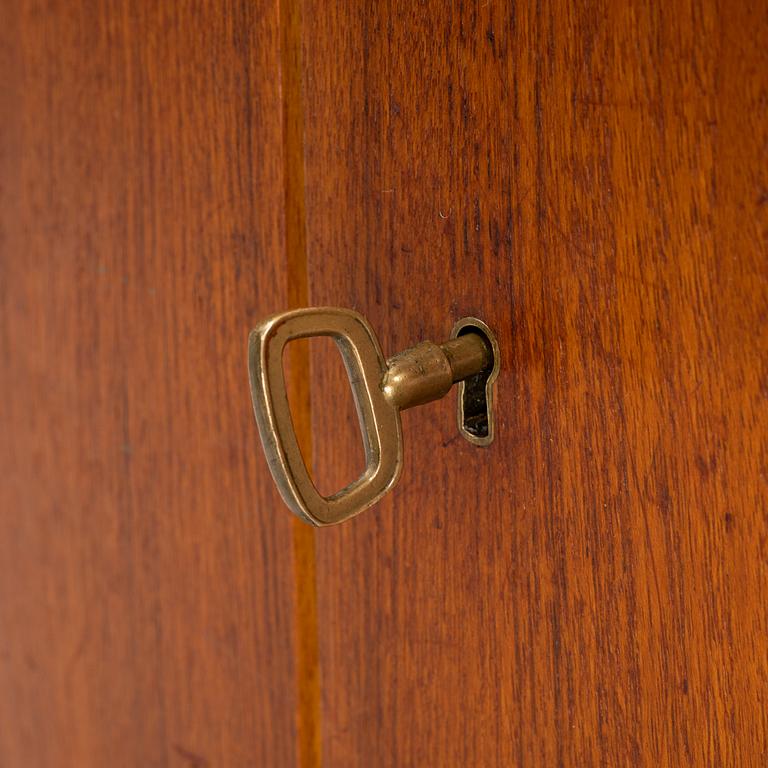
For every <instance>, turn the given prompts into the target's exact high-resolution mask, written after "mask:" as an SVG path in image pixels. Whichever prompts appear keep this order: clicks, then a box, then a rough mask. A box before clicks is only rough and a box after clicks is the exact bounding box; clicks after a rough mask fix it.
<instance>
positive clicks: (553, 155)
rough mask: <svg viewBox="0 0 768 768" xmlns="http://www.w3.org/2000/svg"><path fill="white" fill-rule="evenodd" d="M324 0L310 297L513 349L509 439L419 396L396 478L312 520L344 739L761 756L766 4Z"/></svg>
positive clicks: (477, 757)
mask: <svg viewBox="0 0 768 768" xmlns="http://www.w3.org/2000/svg"><path fill="white" fill-rule="evenodd" d="M303 17H304V21H303V40H304V78H305V79H304V103H305V110H304V119H305V158H306V167H305V179H306V215H307V248H308V260H309V286H310V292H309V298H310V299H311V301H312V303H314V304H337V305H342V306H351V307H355V308H356V309H358V310H360V311H361V312H362V313H363V314H365V315H366V316H367V317H368V318H369V319H370V320H371V322H372V324H373V326H374V327H375V328H376V329H377V331H378V332H379V334H380V336H381V339H382V343H383V346H384V348H385V352H387V353H393V352H395V351H397V350H398V349H400V348H402V347H404V346H406V345H408V344H410V343H413V342H415V341H417V340H419V339H422V338H431V339H433V340H435V341H439V340H441V338H442V337H444V336H445V335H446V334H447V333H448V331H449V329H450V328H451V325H452V323H453V322H454V321H455V320H456V319H457V318H459V317H461V316H463V315H467V314H476V315H477V316H479V317H481V318H483V319H484V320H486V321H487V322H488V323H489V325H491V327H493V328H494V329H495V330H496V331H497V333H498V335H499V340H500V344H501V349H502V371H501V375H500V378H499V382H498V393H499V396H498V404H499V405H498V419H499V429H498V437H497V440H496V442H495V444H494V445H493V446H492V447H490V448H489V449H487V450H483V449H478V448H475V447H472V446H470V445H469V444H467V443H465V442H464V441H463V440H462V439H461V438H458V437H457V435H456V431H455V427H454V407H455V406H454V401H453V399H452V398H449V400H448V401H446V402H442V403H439V404H435V405H432V406H429V407H425V408H422V409H419V410H417V411H414V412H409V413H408V414H406V415H405V418H404V433H405V437H404V439H405V448H406V460H405V469H404V472H403V477H402V480H401V484H400V486H399V488H398V489H396V491H395V492H394V493H393V494H391V495H390V496H389V497H388V498H387V499H386V500H385V501H384V502H382V503H381V504H380V505H379V506H378V507H377V508H376V509H375V510H373V511H370V512H367V513H365V514H364V515H361V516H360V517H359V518H357V519H355V520H354V521H352V522H350V523H347V524H345V525H343V526H340V527H338V528H335V529H330V530H322V531H320V532H319V533H318V534H317V539H316V541H317V573H318V601H319V602H318V625H319V631H320V636H319V644H320V645H319V648H320V660H321V674H322V739H323V758H324V764H325V765H332V766H334V767H335V768H339V767H340V766H362V765H365V766H374V765H376V766H403V765H440V766H450V765H455V766H470V765H472V766H475V765H477V766H480V765H482V766H492V765H497V766H510V765H517V766H540V765H569V766H584V765H665V766H666V765H669V766H680V765H702V766H703V765H763V764H765V763H766V762H767V761H768V715H767V714H766V713H768V708H766V701H768V669H767V666H766V663H767V659H768V640H767V639H766V638H767V637H768V548H767V545H766V542H768V490H767V489H766V462H767V461H768V445H767V442H768V441H767V435H768V402H767V401H768V388H767V386H766V382H767V381H768V368H767V367H766V361H767V360H768V329H767V327H766V321H767V320H768V251H767V248H766V245H767V244H766V234H767V223H768V222H767V220H766V211H768V205H766V201H767V200H768V193H767V190H768V163H767V162H766V160H768V157H767V156H766V148H767V147H768V117H767V114H768V113H767V112H766V107H767V106H768V57H767V55H766V51H768V17H766V14H765V10H764V8H761V7H760V4H750V3H748V2H746V0H736V1H735V2H729V3H722V2H721V3H717V2H697V1H695V0H692V1H690V2H687V1H686V0H675V2H671V3H661V2H657V3H653V4H650V5H649V4H646V3H637V2H629V3H612V2H607V0H606V1H603V2H597V3H586V2H576V3H565V2H547V1H546V0H544V1H542V2H539V3H536V4H533V3H519V4H500V3H492V2H475V3H470V2H467V3H454V4H451V3H448V4H445V3H438V2H425V3H420V4H416V5H415V4H413V3H409V2H400V1H399V0H392V1H391V2H385V3H371V2H369V3H358V2H352V1H351V0H349V1H345V2H341V3H334V4H332V5H331V6H329V5H328V4H327V3H321V2H319V1H318V0H306V1H305V2H304V4H303ZM314 376H315V382H314V384H313V387H314V389H313V391H314V392H316V393H317V395H316V397H315V398H314V399H313V423H314V434H313V444H314V445H315V446H316V451H315V468H316V473H317V475H318V477H319V478H320V481H321V482H323V483H325V484H326V486H331V485H333V484H334V482H335V481H337V480H339V479H341V478H342V477H344V476H345V474H346V473H347V472H348V469H349V467H350V466H353V465H354V462H355V458H356V453H357V451H358V450H359V449H358V447H357V445H356V444H355V443H354V442H353V441H351V440H343V439H342V435H343V434H345V431H346V430H348V429H349V425H348V424H346V423H345V420H344V419H341V420H340V419H339V418H338V414H337V412H336V409H335V408H333V407H329V406H328V403H329V402H333V401H332V400H329V398H333V397H334V394H333V393H334V392H336V391H339V388H341V387H343V386H345V385H344V383H343V382H342V381H341V380H340V379H339V378H338V377H337V376H335V375H334V374H333V373H332V370H331V369H327V368H326V366H325V364H324V361H323V360H322V359H320V360H319V361H318V363H317V365H316V367H315V372H314ZM340 421H341V422H342V423H341V424H340V423H339V422H340ZM322 445H325V446H326V449H325V451H323V450H321V448H320V446H322Z"/></svg>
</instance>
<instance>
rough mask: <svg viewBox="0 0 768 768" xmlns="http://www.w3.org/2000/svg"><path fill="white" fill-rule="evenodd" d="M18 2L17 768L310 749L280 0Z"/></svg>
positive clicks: (3, 653)
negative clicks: (280, 325) (281, 413)
mask: <svg viewBox="0 0 768 768" xmlns="http://www.w3.org/2000/svg"><path fill="white" fill-rule="evenodd" d="M2 5H3V11H2V20H3V21H2V24H0V38H1V43H0V52H1V53H0V56H1V57H2V61H1V62H0V63H1V64H2V66H0V105H1V106H0V114H2V120H0V185H1V186H0V477H1V479H0V765H2V766H3V767H4V768H16V767H18V768H39V767H41V766H51V768H54V767H55V768H60V767H61V766H73V767H74V766H76V767H77V768H83V767H84V766H94V767H98V768H103V766H130V767H131V768H135V766H161V765H162V766H165V765H171V766H195V767H196V768H202V767H203V766H246V765H249V766H254V765H259V766H289V765H295V764H297V761H298V753H299V750H298V747H297V732H298V730H299V729H300V726H299V723H298V719H297V694H296V691H297V686H296V684H295V675H296V674H297V670H296V662H295V659H296V650H295V647H294V646H295V636H296V633H295V632H294V627H295V621H296V620H295V600H296V598H295V593H294V567H293V562H292V552H293V547H294V543H293V528H294V525H293V522H292V520H291V518H290V516H289V515H288V514H284V510H283V508H282V504H281V502H280V500H279V498H278V496H277V492H276V491H275V490H274V489H273V486H272V483H271V480H270V479H269V476H268V473H267V469H266V465H265V463H264V461H263V459H262V458H261V456H260V453H261V451H260V446H259V444H258V436H257V434H256V432H255V430H254V423H253V414H252V411H251V407H250V402H249V397H248V384H247V363H246V340H247V334H248V331H249V329H250V327H251V326H252V324H253V323H254V322H255V321H256V320H257V319H258V318H260V317H262V316H264V315H265V314H268V313H270V312H275V311H277V310H281V309H284V308H285V306H286V303H287V301H288V288H287V284H286V266H285V242H284V241H285V238H284V224H283V222H284V210H285V183H284V173H285V169H284V162H283V130H282V117H281V115H282V95H281V91H280V76H279V73H280V68H281V57H280V36H281V33H280V29H279V18H280V17H279V13H278V8H277V4H270V3H268V2H257V3H246V2H228V1H227V2H223V3H209V4H205V5H199V4H198V5H194V6H193V5H184V6H175V5H169V4H164V3H159V4H157V3H152V2H139V3H107V4H99V3H91V2H85V1H82V2H80V1H79V0H78V1H77V2H45V3H33V2H22V3H15V2H4V3H3V4H2Z"/></svg>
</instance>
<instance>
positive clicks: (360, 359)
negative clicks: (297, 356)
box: [248, 307, 498, 526]
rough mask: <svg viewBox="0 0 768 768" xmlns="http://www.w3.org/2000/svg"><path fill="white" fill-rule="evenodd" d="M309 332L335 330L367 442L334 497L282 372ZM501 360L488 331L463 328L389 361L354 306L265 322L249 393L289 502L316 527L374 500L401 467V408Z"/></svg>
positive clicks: (251, 348)
mask: <svg viewBox="0 0 768 768" xmlns="http://www.w3.org/2000/svg"><path fill="white" fill-rule="evenodd" d="M478 322H479V321H478ZM483 327H485V326H483ZM467 330H468V331H469V330H471V329H467ZM454 331H456V328H454ZM311 336H330V337H331V338H333V340H334V341H335V342H336V345H337V346H338V348H339V351H340V353H341V356H342V359H343V360H344V365H345V366H346V369H347V375H348V376H349V382H350V385H351V387H352V395H353V398H354V401H355V407H356V409H357V414H358V418H359V419H360V428H361V432H362V434H363V443H364V446H365V460H366V466H365V470H364V471H363V473H362V475H361V476H360V477H359V478H358V479H357V480H355V481H354V482H352V483H350V485H348V486H347V487H346V488H343V489H342V490H340V491H338V492H337V493H334V494H333V495H331V496H321V495H320V493H319V492H318V491H317V489H316V488H315V486H314V484H313V483H312V480H311V478H310V476H309V472H308V470H307V468H306V466H305V465H304V460H303V458H302V456H301V451H300V450H299V445H298V441H297V439H296V434H295V432H294V428H293V422H292V420H291V413H290V408H289V405H288V394H287V391H286V386H285V377H284V373H283V349H284V348H285V345H286V344H287V343H288V342H289V341H291V340H293V339H300V338H307V337H311ZM487 338H488V339H492V335H490V336H487ZM493 343H495V342H493ZM497 359H498V350H497V349H495V348H494V347H493V346H492V345H489V343H488V341H487V340H486V337H484V336H483V335H480V334H479V333H471V332H465V333H463V334H461V335H458V334H456V333H455V334H454V338H452V339H451V340H450V341H447V342H445V343H444V344H440V345H438V344H433V343H432V342H431V341H423V342H421V343H420V344H417V345H416V346H415V347H412V348H410V349H407V350H405V351H404V352H401V353H400V354H398V355H395V356H394V357H391V358H389V360H387V361H385V360H384V356H383V355H382V353H381V349H380V347H379V342H378V340H377V338H376V334H375V333H374V332H373V330H372V329H371V327H370V325H369V324H368V323H367V321H366V320H365V318H363V317H362V316H361V315H360V314H358V313H357V312H355V311H353V310H351V309H339V308H335V307H319V308H310V309H299V310H294V311H291V312H283V313H281V314H278V315H274V316H273V317H270V318H268V319H267V320H265V321H264V322H262V323H260V324H259V325H258V326H257V327H256V328H255V329H254V330H253V331H251V334H250V337H249V340H248V360H249V373H250V380H251V397H252V400H253V409H254V413H255V415H256V422H257V424H258V427H259V433H260V435H261V441H262V444H263V446H264V452H265V454H266V456H267V461H268V463H269V468H270V470H271V472H272V476H273V477H274V479H275V482H276V484H277V487H278V489H279V491H280V494H281V495H282V497H283V499H284V500H285V503H286V504H287V505H288V506H289V507H290V509H291V510H292V511H293V512H294V513H295V514H297V515H298V516H299V517H300V518H302V519H303V520H305V521H306V522H308V523H312V524H313V525H318V526H324V525H334V524H336V523H340V522H342V521H344V520H347V519H348V518H350V517H353V516H354V515H357V514H358V513H360V512H362V511H363V510H364V509H366V508H368V507H370V506H371V505H372V504H375V503H376V502H377V501H378V500H379V499H380V498H381V497H382V496H383V495H384V494H385V493H386V492H387V491H388V490H389V489H390V488H392V486H393V485H394V484H395V483H396V482H397V480H398V477H399V476H400V471H401V469H402V464H403V449H402V432H401V428H400V411H401V410H404V409H406V408H412V407H413V406H416V405H422V404H424V403H428V402H430V401H431V400H437V399H439V398H441V397H443V396H444V395H445V394H446V393H447V392H448V391H449V390H450V389H451V387H452V386H453V384H454V383H455V382H458V381H463V380H465V379H467V378H468V377H473V376H477V375H479V374H480V373H481V372H483V371H488V370H490V369H493V370H497V368H498V366H497V363H496V362H495V360H497ZM491 439H492V436H491ZM473 442H476V441H473ZM487 442H490V440H489V441H487ZM487 442H486V443H482V444H487Z"/></svg>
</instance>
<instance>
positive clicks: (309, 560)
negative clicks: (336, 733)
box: [279, 0, 321, 768]
mask: <svg viewBox="0 0 768 768" xmlns="http://www.w3.org/2000/svg"><path fill="white" fill-rule="evenodd" d="M299 3H300V0H279V11H280V37H281V39H280V66H281V81H282V100H283V101H282V105H283V113H282V120H283V162H284V184H285V248H286V262H287V264H286V266H287V282H288V285H287V294H288V296H287V298H288V305H289V307H290V308H291V309H294V308H297V307H304V306H307V304H308V294H309V288H308V278H307V239H306V210H305V202H304V115H303V106H302V65H301V28H302V27H301V8H300V5H299ZM286 354H287V355H288V364H289V370H290V374H289V377H288V382H287V386H288V394H289V398H290V402H291V404H292V406H293V408H292V414H293V420H294V426H295V429H296V435H297V438H298V442H299V447H300V448H301V453H302V455H303V456H304V460H305V461H306V463H307V466H308V467H309V468H310V472H311V466H312V420H311V402H310V393H309V378H310V377H309V372H310V371H309V347H308V345H307V344H306V343H293V344H290V345H288V347H287V352H286ZM292 540H293V564H294V565H293V567H294V589H295V600H294V605H295V611H296V641H295V653H296V692H297V711H296V728H297V739H298V753H299V765H300V766H301V768H319V766H320V764H321V757H320V754H321V749H320V747H321V745H320V673H319V658H318V637H317V632H318V627H317V586H316V579H315V536H314V530H313V529H312V528H311V527H310V526H308V525H306V524H305V523H303V522H302V521H300V520H294V521H293V529H292Z"/></svg>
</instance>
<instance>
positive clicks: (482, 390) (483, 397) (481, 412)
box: [457, 323, 496, 441]
mask: <svg viewBox="0 0 768 768" xmlns="http://www.w3.org/2000/svg"><path fill="white" fill-rule="evenodd" d="M468 333H475V334H477V335H478V336H480V337H482V339H483V340H484V341H485V343H486V346H487V347H488V349H490V350H491V358H490V361H489V363H488V365H487V366H486V367H485V368H483V370H482V371H480V372H479V373H477V374H475V375H474V376H470V377H469V378H468V379H465V380H464V386H463V388H462V394H461V395H460V396H461V398H462V410H461V421H460V424H459V427H460V429H461V430H462V432H464V434H465V437H468V438H470V439H471V438H475V439H477V440H482V441H485V440H488V439H489V438H490V437H491V403H489V400H488V395H489V386H488V383H489V379H490V378H491V375H492V374H493V373H494V371H495V369H496V360H495V358H494V347H495V345H494V344H493V342H492V340H491V339H490V338H489V337H488V334H487V333H486V332H485V331H484V330H483V329H482V328H481V327H480V326H477V325H472V324H471V323H470V324H467V325H465V326H464V327H463V328H461V330H460V331H459V332H458V334H457V336H459V337H461V336H466V335H467V334H468Z"/></svg>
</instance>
